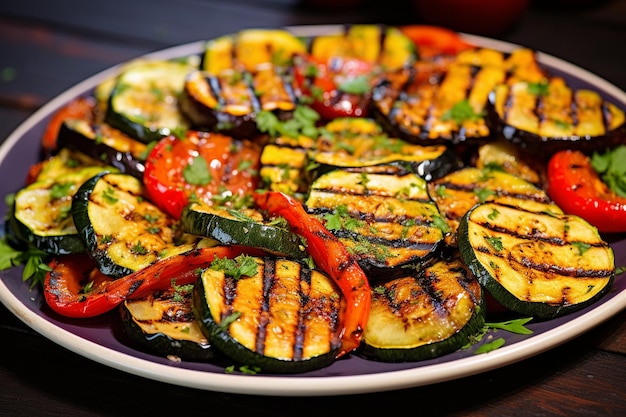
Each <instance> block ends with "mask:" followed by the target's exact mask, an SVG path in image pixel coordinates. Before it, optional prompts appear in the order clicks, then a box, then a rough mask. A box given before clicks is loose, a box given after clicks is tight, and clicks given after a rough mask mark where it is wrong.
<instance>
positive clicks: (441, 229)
mask: <svg viewBox="0 0 626 417" xmlns="http://www.w3.org/2000/svg"><path fill="white" fill-rule="evenodd" d="M305 205H306V208H307V210H308V211H309V212H310V213H312V214H314V215H315V216H317V217H318V218H320V219H321V221H322V222H323V223H324V224H325V225H326V228H327V229H328V230H330V232H331V233H333V234H334V235H335V236H337V238H339V240H340V241H342V242H343V243H344V244H345V245H346V247H347V249H348V250H349V251H350V252H351V253H353V254H354V255H355V257H356V259H357V261H358V263H359V265H360V266H361V268H362V269H363V270H364V272H365V273H366V274H367V275H368V277H369V278H371V279H378V278H384V279H389V278H391V277H393V276H395V275H397V274H403V273H405V271H404V270H403V267H410V268H414V269H421V268H422V267H424V266H425V265H427V264H429V263H430V262H432V261H433V260H434V259H435V258H437V256H438V255H439V253H440V251H441V250H442V249H443V246H444V237H445V233H446V231H445V222H444V220H443V219H442V218H441V216H440V213H439V210H438V209H437V206H436V205H435V203H434V202H433V201H432V200H431V199H430V198H429V196H428V193H427V190H426V181H425V180H424V179H423V178H421V177H420V176H418V175H416V174H413V173H407V174H404V175H395V174H387V173H369V172H354V171H349V170H335V171H331V172H329V173H327V174H324V175H322V176H321V177H319V178H318V179H317V180H315V182H314V183H313V184H312V186H311V190H310V193H309V196H308V198H307V199H306V202H305Z"/></svg>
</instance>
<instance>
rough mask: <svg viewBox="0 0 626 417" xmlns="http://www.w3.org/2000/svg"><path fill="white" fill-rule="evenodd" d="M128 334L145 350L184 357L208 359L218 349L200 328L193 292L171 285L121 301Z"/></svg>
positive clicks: (123, 321) (192, 359) (121, 312)
mask: <svg viewBox="0 0 626 417" xmlns="http://www.w3.org/2000/svg"><path fill="white" fill-rule="evenodd" d="M119 310H120V316H121V322H122V329H123V330H124V334H125V335H126V336H127V337H128V338H129V339H130V341H131V343H133V344H135V345H136V346H138V347H139V348H141V349H142V350H146V351H149V352H152V353H155V354H157V355H161V356H174V357H177V358H180V359H182V360H189V361H207V360H211V359H213V358H215V356H216V350H215V348H214V347H213V346H212V345H211V344H210V343H209V341H208V340H207V338H206V336H205V335H204V334H203V333H202V331H201V330H200V326H199V324H198V323H197V321H196V318H195V315H194V314H193V311H192V308H191V291H187V290H186V288H185V289H182V290H181V289H176V288H170V289H169V290H167V291H157V292H154V293H153V294H150V295H149V296H147V297H145V298H140V299H133V300H126V301H124V303H122V304H120V309H119Z"/></svg>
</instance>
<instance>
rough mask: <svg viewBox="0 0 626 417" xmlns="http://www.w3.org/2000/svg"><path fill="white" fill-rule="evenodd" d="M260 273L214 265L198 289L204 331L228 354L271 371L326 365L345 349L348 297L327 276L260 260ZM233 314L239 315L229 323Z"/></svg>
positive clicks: (196, 296)
mask: <svg viewBox="0 0 626 417" xmlns="http://www.w3.org/2000/svg"><path fill="white" fill-rule="evenodd" d="M256 261H257V263H258V265H259V267H258V270H257V272H256V273H255V275H254V276H242V277H241V278H239V279H237V280H235V279H234V278H232V277H230V276H226V275H225V274H224V272H223V271H220V270H213V269H211V268H209V269H206V270H204V271H203V272H202V275H201V277H200V279H199V280H198V281H197V283H196V285H195V287H194V291H193V293H192V305H193V309H194V313H195V314H196V317H197V318H198V320H199V323H200V326H201V329H202V331H203V332H204V333H205V335H206V336H207V338H208V339H209V340H210V341H211V343H212V344H213V345H214V346H215V347H216V348H217V349H218V350H220V351H221V352H222V353H223V354H224V355H226V356H227V357H229V358H230V359H231V360H233V361H235V362H236V363H238V364H240V365H246V366H252V367H258V368H260V369H261V371H262V372H268V373H274V372H278V373H300V372H307V371H311V370H315V369H320V368H323V367H325V366H327V365H329V364H330V363H332V362H333V361H334V360H335V357H336V356H337V353H338V352H339V349H340V347H341V335H340V332H341V329H342V326H341V321H342V320H341V316H342V311H343V308H344V306H343V304H344V303H343V298H342V297H341V293H340V292H339V290H338V289H337V288H336V286H335V285H334V283H333V282H332V280H331V279H330V278H328V277H327V276H326V275H324V274H322V273H321V272H319V271H316V270H310V269H308V268H306V267H304V266H303V265H302V264H300V263H298V262H294V261H291V260H287V259H281V258H269V257H265V258H256ZM233 314H238V317H237V318H236V319H235V320H234V321H233V322H230V323H228V322H227V321H225V320H227V319H228V318H229V317H230V316H232V315H233Z"/></svg>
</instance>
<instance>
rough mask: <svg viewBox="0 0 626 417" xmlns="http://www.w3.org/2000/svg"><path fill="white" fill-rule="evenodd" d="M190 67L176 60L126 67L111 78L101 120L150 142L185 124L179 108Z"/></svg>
mask: <svg viewBox="0 0 626 417" xmlns="http://www.w3.org/2000/svg"><path fill="white" fill-rule="evenodd" d="M192 68H193V67H192V66H190V64H189V63H186V62H179V61H159V60H156V61H145V62H139V63H135V64H134V65H132V66H128V67H127V68H126V69H125V70H123V71H122V73H121V74H119V75H118V77H117V78H116V79H115V84H114V85H113V88H112V91H111V93H110V95H109V100H108V103H107V106H106V113H105V116H104V121H105V122H106V123H108V124H109V125H111V126H113V127H114V128H116V129H119V130H121V131H122V132H125V133H126V134H128V135H129V136H131V137H133V138H135V139H137V140H139V141H141V142H144V143H150V142H152V141H156V140H159V139H161V138H163V137H165V136H168V135H171V134H178V135H180V134H181V133H180V132H181V131H182V132H184V131H185V130H186V129H187V128H188V125H189V122H188V121H187V120H186V118H185V116H184V115H183V114H182V112H181V111H180V109H179V103H178V101H179V97H180V95H181V93H182V91H183V88H184V85H185V77H186V76H187V74H188V73H189V71H191V70H192Z"/></svg>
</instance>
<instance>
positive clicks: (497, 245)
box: [485, 236, 504, 252]
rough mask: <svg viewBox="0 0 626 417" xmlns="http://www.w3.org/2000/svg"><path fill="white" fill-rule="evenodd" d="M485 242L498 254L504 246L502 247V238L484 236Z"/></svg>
mask: <svg viewBox="0 0 626 417" xmlns="http://www.w3.org/2000/svg"><path fill="white" fill-rule="evenodd" d="M485 240H486V241H487V242H488V243H489V245H491V247H492V248H494V249H495V250H496V251H498V252H499V251H501V250H502V249H504V246H503V245H502V238H501V237H499V236H488V237H487V236H486V237H485Z"/></svg>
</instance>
